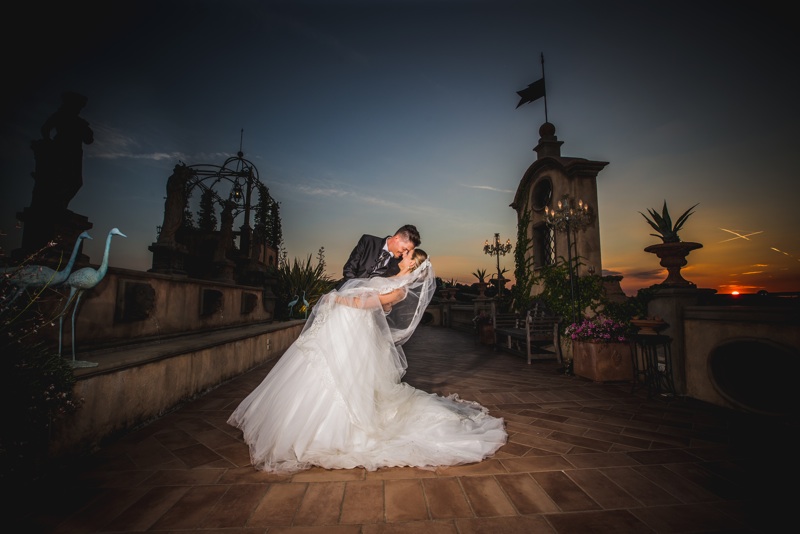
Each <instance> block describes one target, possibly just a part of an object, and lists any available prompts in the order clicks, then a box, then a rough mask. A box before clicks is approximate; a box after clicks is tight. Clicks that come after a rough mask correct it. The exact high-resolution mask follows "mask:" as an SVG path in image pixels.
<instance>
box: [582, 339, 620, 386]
mask: <svg viewBox="0 0 800 534" xmlns="http://www.w3.org/2000/svg"><path fill="white" fill-rule="evenodd" d="M572 365H573V369H572V371H573V373H575V374H576V375H577V376H582V377H584V378H588V379H589V380H594V381H595V382H619V381H628V382H630V381H631V380H633V365H632V362H631V346H630V345H629V344H628V343H621V342H618V343H599V342H594V341H573V342H572Z"/></svg>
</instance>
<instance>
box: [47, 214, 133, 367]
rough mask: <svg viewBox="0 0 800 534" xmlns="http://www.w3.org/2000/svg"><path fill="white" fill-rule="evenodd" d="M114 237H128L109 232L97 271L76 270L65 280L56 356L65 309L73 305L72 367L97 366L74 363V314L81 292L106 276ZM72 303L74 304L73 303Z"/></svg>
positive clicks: (76, 310) (89, 363) (119, 233)
mask: <svg viewBox="0 0 800 534" xmlns="http://www.w3.org/2000/svg"><path fill="white" fill-rule="evenodd" d="M115 235H118V236H122V237H128V236H126V235H125V234H123V233H122V232H120V231H119V229H118V228H112V229H111V231H110V232H108V237H106V249H105V251H104V252H103V261H102V262H101V263H100V267H99V268H98V269H93V268H92V267H84V268H83V269H78V270H77V271H75V272H74V273H72V274H70V275H69V277H68V278H67V280H66V282H64V285H67V286H69V288H70V289H69V298H68V299H67V303H66V305H65V306H64V309H62V310H61V313H60V314H59V318H58V354H59V356H60V355H61V339H62V333H63V326H64V315H65V314H66V312H67V309H68V308H69V307H70V305H73V308H72V366H73V367H95V366H96V365H97V364H96V363H94V362H76V361H75V314H76V313H77V312H78V306H79V305H80V301H81V297H82V296H83V292H84V291H86V290H87V289H92V288H93V287H95V286H96V285H97V284H99V283H100V281H101V280H102V279H103V277H104V276H105V275H106V272H108V250H109V249H110V248H111V238H112V237H114V236H115ZM73 301H74V302H73Z"/></svg>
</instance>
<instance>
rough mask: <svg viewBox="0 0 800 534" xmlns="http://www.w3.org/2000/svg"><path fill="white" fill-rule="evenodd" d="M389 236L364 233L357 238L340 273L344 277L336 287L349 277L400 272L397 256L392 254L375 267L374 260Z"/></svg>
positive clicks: (367, 276)
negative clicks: (382, 264) (383, 264)
mask: <svg viewBox="0 0 800 534" xmlns="http://www.w3.org/2000/svg"><path fill="white" fill-rule="evenodd" d="M389 237H391V236H386V237H377V236H374V235H368V234H364V235H362V236H361V239H359V240H358V243H357V244H356V246H355V248H353V251H352V252H351V253H350V257H349V258H348V259H347V262H345V264H344V268H343V269H342V274H344V278H343V279H342V280H340V281H339V283H338V284H337V286H336V287H337V288H339V287H341V286H342V284H344V283H345V282H346V281H347V280H349V279H350V278H372V277H373V276H392V275H395V274H397V273H399V272H400V267H398V264H399V263H400V259H399V258H395V257H394V256H392V257H391V258H389V263H388V264H387V265H386V266H385V267H381V268H378V269H375V262H376V261H378V257H379V256H380V254H381V251H382V250H383V245H384V244H385V243H386V240H387V239H388V238H389Z"/></svg>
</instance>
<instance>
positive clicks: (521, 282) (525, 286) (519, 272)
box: [511, 209, 534, 310]
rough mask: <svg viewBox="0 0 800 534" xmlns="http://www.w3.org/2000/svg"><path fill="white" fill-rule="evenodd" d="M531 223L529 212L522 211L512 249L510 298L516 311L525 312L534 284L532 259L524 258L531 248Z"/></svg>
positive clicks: (528, 305) (529, 257)
mask: <svg viewBox="0 0 800 534" xmlns="http://www.w3.org/2000/svg"><path fill="white" fill-rule="evenodd" d="M530 223H531V212H530V210H527V209H526V210H524V211H523V214H522V216H521V217H520V218H519V221H517V246H516V247H515V248H514V266H515V267H514V279H515V282H514V287H512V288H511V296H512V298H513V300H514V303H515V304H514V305H515V307H516V308H517V310H526V309H528V308H529V307H530V305H531V290H532V289H533V284H534V277H533V272H534V257H533V255H531V256H526V253H527V252H528V251H529V250H530V249H531V247H533V242H532V240H531V239H530V238H529V237H528V226H530Z"/></svg>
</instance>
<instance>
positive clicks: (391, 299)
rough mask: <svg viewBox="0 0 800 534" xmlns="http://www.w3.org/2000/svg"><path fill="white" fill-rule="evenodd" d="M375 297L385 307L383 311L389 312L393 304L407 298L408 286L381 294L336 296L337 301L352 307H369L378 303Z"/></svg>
mask: <svg viewBox="0 0 800 534" xmlns="http://www.w3.org/2000/svg"><path fill="white" fill-rule="evenodd" d="M375 297H377V298H378V303H380V305H381V306H382V307H383V311H385V312H388V311H390V310H391V309H392V305H393V304H395V303H397V302H400V301H401V300H403V299H404V298H406V288H405V287H399V288H397V289H394V290H392V291H389V292H388V293H381V294H379V295H375V294H374V293H373V294H371V295H364V296H351V297H348V296H343V295H340V296H337V297H336V303H337V304H344V305H345V306H350V307H352V308H369V307H371V306H374V305H375V304H376V302H375Z"/></svg>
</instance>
